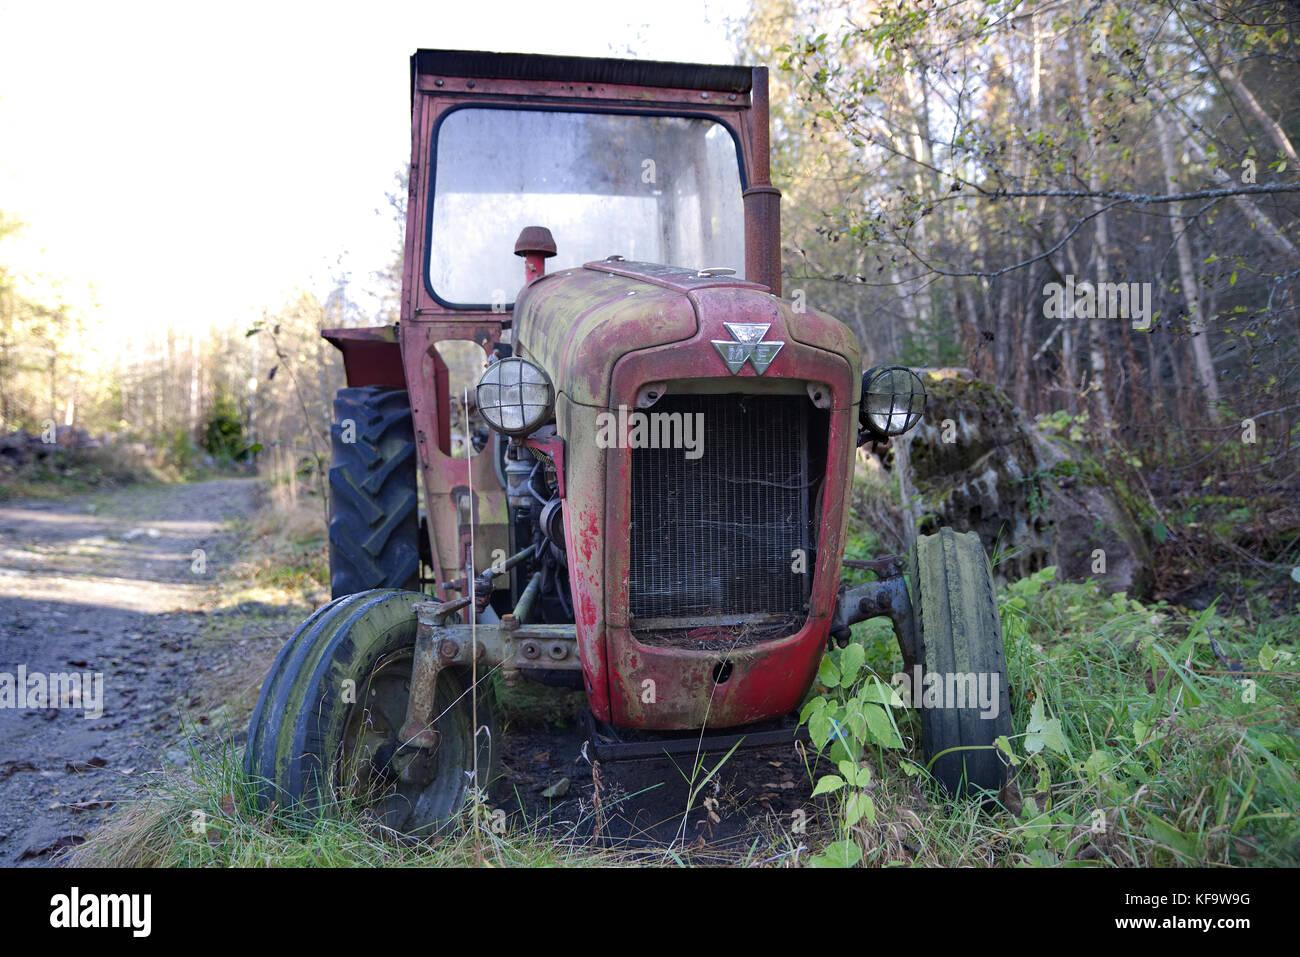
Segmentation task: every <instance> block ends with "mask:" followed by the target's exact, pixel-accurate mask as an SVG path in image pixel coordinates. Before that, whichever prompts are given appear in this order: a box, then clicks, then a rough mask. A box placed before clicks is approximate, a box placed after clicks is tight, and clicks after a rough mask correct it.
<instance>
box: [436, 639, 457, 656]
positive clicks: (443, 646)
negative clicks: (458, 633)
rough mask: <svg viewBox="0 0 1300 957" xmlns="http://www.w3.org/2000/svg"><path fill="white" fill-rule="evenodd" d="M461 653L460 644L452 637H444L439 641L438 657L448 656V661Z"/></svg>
mask: <svg viewBox="0 0 1300 957" xmlns="http://www.w3.org/2000/svg"><path fill="white" fill-rule="evenodd" d="M459 654H460V645H458V644H456V642H454V641H452V640H451V639H450V638H444V639H442V641H440V642H438V657H440V658H446V659H447V660H448V661H450V660H452V659H453V658H455V657H456V656H457V655H459Z"/></svg>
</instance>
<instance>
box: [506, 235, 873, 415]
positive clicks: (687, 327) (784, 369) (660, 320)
mask: <svg viewBox="0 0 1300 957" xmlns="http://www.w3.org/2000/svg"><path fill="white" fill-rule="evenodd" d="M727 323H745V324H765V325H769V327H770V328H769V329H768V331H767V333H766V335H765V336H764V339H765V340H768V341H771V342H793V343H800V344H802V345H803V346H808V347H812V348H813V349H817V350H821V351H823V352H828V353H833V354H834V355H836V356H838V357H840V358H842V359H843V360H844V362H845V363H846V364H847V365H848V366H849V367H850V368H852V369H858V368H860V357H859V351H858V342H857V338H856V337H855V336H854V335H853V333H852V332H851V331H850V330H849V329H848V328H847V327H846V326H844V325H843V323H841V322H839V321H838V320H837V319H834V318H832V317H831V316H828V315H826V314H824V313H820V312H817V311H815V310H812V309H804V310H802V311H800V310H799V309H798V307H797V306H796V305H795V304H793V303H790V302H786V301H784V300H781V299H778V298H777V297H776V296H774V295H772V293H771V292H770V291H769V290H768V288H767V287H766V286H762V285H759V284H758V283H753V282H747V281H745V280H743V279H738V278H736V277H734V276H723V275H711V274H709V272H708V271H707V270H701V271H698V272H697V271H695V270H691V269H684V268H681V267H677V266H660V265H655V264H653V263H638V262H623V261H612V262H611V261H605V262H593V263H587V264H586V265H585V266H583V267H582V268H580V269H568V270H564V271H561V272H556V273H551V274H549V275H546V276H543V277H541V278H539V279H537V280H535V281H534V282H532V283H530V284H529V285H528V286H526V287H525V288H524V290H523V291H522V292H521V293H520V295H519V299H518V301H517V302H516V304H515V312H514V328H515V348H516V350H517V354H518V355H521V356H523V357H525V358H527V359H530V360H531V361H533V362H535V363H537V364H538V365H540V366H541V367H542V368H544V369H545V370H546V372H547V374H548V375H550V377H551V381H552V383H553V384H554V385H555V390H556V392H557V394H560V395H564V396H566V397H567V398H568V399H569V400H570V401H572V402H575V403H577V404H579V405H587V406H602V407H609V406H611V405H612V404H617V402H612V401H611V398H612V397H611V394H610V388H611V382H612V379H613V371H614V366H615V365H616V364H617V363H618V361H619V360H620V359H621V358H623V357H624V356H625V355H627V354H628V353H631V352H635V351H640V350H646V349H654V348H657V347H661V346H666V345H670V344H672V343H682V345H683V348H688V349H692V350H694V352H695V354H696V358H697V360H698V361H696V362H693V363H691V365H692V370H691V371H692V375H693V376H699V377H719V376H729V375H732V374H734V375H738V376H755V375H760V374H763V375H766V376H767V377H770V378H782V377H785V376H788V375H790V374H791V373H792V372H795V370H796V368H797V366H796V364H795V363H794V350H793V349H791V348H788V347H785V346H782V347H781V348H780V349H778V351H777V354H776V355H775V356H774V357H773V359H772V361H771V365H770V366H767V367H765V368H764V369H763V371H762V373H760V372H758V371H757V369H756V367H755V366H754V364H753V363H752V362H750V363H746V364H745V365H744V366H743V367H742V368H741V369H740V370H739V371H738V372H736V373H732V372H731V370H730V368H729V367H728V365H727V362H726V360H725V358H724V356H723V350H720V349H719V348H718V347H715V346H713V345H712V343H713V341H715V340H718V341H724V342H725V341H727V340H731V339H734V338H735V336H734V334H732V333H730V331H729V330H728V329H727V328H726V324H727ZM701 333H705V334H706V337H705V338H704V339H701ZM795 374H796V375H798V373H797V372H795ZM619 398H621V397H619ZM854 401H857V396H856V395H855V396H854Z"/></svg>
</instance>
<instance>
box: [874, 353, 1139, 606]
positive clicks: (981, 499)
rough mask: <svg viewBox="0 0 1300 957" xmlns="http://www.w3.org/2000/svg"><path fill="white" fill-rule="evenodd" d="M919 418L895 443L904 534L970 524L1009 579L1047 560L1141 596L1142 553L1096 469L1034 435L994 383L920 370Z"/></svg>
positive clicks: (1071, 576) (1069, 575)
mask: <svg viewBox="0 0 1300 957" xmlns="http://www.w3.org/2000/svg"><path fill="white" fill-rule="evenodd" d="M922 375H923V378H924V381H925V387H926V391H927V392H928V393H929V400H928V402H927V405H926V412H925V416H924V418H923V419H922V421H921V423H920V424H919V425H918V426H917V427H916V429H914V430H913V431H912V432H911V433H909V434H908V435H907V436H906V437H904V438H903V439H902V440H901V441H896V446H895V448H896V455H897V459H898V463H899V466H900V470H901V472H900V485H901V487H902V489H903V495H904V501H905V503H906V507H905V508H904V521H905V524H906V525H907V526H908V528H907V531H908V533H909V535H910V534H918V533H919V534H931V533H933V532H935V531H937V530H938V529H939V528H940V527H942V526H945V525H947V526H950V527H952V528H954V529H956V530H957V531H973V532H976V533H977V534H978V535H979V536H980V540H981V541H983V542H984V545H985V547H986V548H988V549H989V551H990V552H991V553H992V554H993V555H994V558H995V561H996V560H997V559H998V558H999V556H1001V560H1000V561H996V564H995V574H997V575H998V576H999V577H1000V578H1001V579H1003V580H1013V579H1016V578H1021V577H1024V576H1025V575H1028V574H1031V573H1032V572H1035V571H1038V570H1039V569H1041V568H1044V567H1046V566H1048V565H1055V566H1057V567H1058V568H1059V569H1060V572H1061V575H1062V577H1064V578H1065V579H1067V580H1071V581H1089V580H1092V581H1096V582H1098V583H1099V584H1101V585H1102V586H1103V587H1104V588H1106V589H1107V590H1108V591H1120V590H1123V591H1127V592H1129V593H1130V594H1143V593H1145V591H1146V590H1147V589H1149V587H1150V583H1151V574H1150V563H1151V553H1150V547H1149V543H1147V542H1145V541H1144V538H1143V536H1142V534H1141V533H1140V531H1139V528H1140V526H1139V525H1138V523H1137V522H1136V521H1135V518H1134V516H1133V514H1132V510H1131V508H1130V507H1129V506H1128V505H1127V504H1126V503H1125V501H1124V498H1123V495H1122V494H1121V492H1120V490H1117V489H1115V488H1114V487H1113V485H1112V484H1110V483H1109V482H1108V480H1107V478H1106V476H1105V474H1104V471H1103V470H1101V469H1098V468H1096V467H1095V466H1094V465H1093V464H1091V463H1089V462H1086V461H1080V460H1079V453H1077V452H1074V451H1073V450H1071V449H1070V448H1069V447H1068V446H1066V445H1064V444H1062V443H1058V442H1055V441H1054V440H1052V439H1051V438H1049V437H1048V436H1046V435H1044V434H1043V433H1041V432H1040V431H1039V430H1038V429H1036V428H1035V427H1034V426H1033V425H1032V424H1031V423H1029V422H1028V421H1027V420H1026V418H1025V416H1024V415H1023V414H1022V413H1021V412H1020V410H1019V409H1017V408H1016V406H1015V405H1014V404H1013V403H1012V402H1011V400H1010V399H1009V398H1008V397H1007V395H1006V393H1004V392H1003V391H1002V390H1001V389H999V388H998V387H997V386H995V385H993V384H991V383H988V382H983V381H980V380H978V379H975V378H974V377H972V376H971V375H970V373H969V372H967V371H966V370H960V369H934V370H925V371H924V372H923V373H922Z"/></svg>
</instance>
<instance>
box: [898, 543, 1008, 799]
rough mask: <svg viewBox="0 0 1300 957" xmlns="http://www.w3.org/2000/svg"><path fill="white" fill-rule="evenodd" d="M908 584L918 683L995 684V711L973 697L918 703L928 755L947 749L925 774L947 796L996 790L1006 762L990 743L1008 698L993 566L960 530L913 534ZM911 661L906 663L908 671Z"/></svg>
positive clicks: (1004, 721) (1001, 725) (1004, 728)
mask: <svg viewBox="0 0 1300 957" xmlns="http://www.w3.org/2000/svg"><path fill="white" fill-rule="evenodd" d="M911 584H912V614H913V623H914V628H915V635H916V642H917V649H916V651H917V661H916V662H915V663H916V664H919V665H920V666H921V669H922V672H921V674H922V681H924V680H925V676H926V675H928V674H935V675H941V676H947V675H949V674H967V673H973V674H974V675H975V676H976V687H977V688H986V687H988V685H986V684H985V682H986V681H987V682H992V681H996V682H997V695H996V705H997V712H996V715H995V716H993V717H983V716H982V715H981V709H980V708H979V707H978V702H976V703H975V704H976V706H975V707H965V708H957V707H953V706H952V705H953V704H954V702H952V701H945V702H944V704H945V705H947V706H945V707H938V708H935V707H931V708H925V707H922V708H920V709H919V710H920V717H921V744H922V748H923V750H924V752H925V756H926V760H927V761H929V760H931V759H933V758H934V757H935V755H938V754H941V753H943V752H945V751H947V752H948V753H947V754H944V755H943V757H940V758H939V759H938V760H937V761H934V763H933V765H932V766H931V769H930V773H931V774H933V775H934V777H935V778H936V779H938V781H939V783H940V784H942V785H943V787H944V789H945V790H947V791H948V792H949V793H950V794H955V795H963V796H970V795H973V794H975V793H977V792H978V791H979V790H980V789H987V790H990V791H998V790H1000V789H1001V788H1002V785H1003V784H1005V783H1006V775H1007V766H1006V763H1005V761H1004V760H1003V759H1002V756H1001V755H1000V754H999V752H998V750H997V748H996V746H994V741H995V740H996V739H997V738H998V736H999V735H1008V736H1009V735H1010V734H1011V704H1010V700H1011V699H1010V695H1009V693H1008V690H1007V666H1006V656H1005V654H1004V652H1003V648H1002V625H1001V622H1000V620H999V618H998V604H997V597H996V595H995V593H994V590H993V570H992V567H991V566H990V565H989V559H988V554H987V553H986V552H985V551H984V546H983V545H982V544H981V543H980V539H979V536H978V535H977V534H975V533H974V532H966V533H964V534H960V535H959V534H958V533H956V532H954V531H953V530H952V529H951V528H942V529H940V530H939V533H938V534H937V535H921V536H919V537H918V538H917V541H916V548H915V549H913V551H912V556H911ZM912 664H913V663H912V662H907V665H908V669H909V672H910V669H911V665H912ZM923 687H924V686H923ZM950 748H976V749H977V750H969V751H966V750H962V751H949V750H948V749H950Z"/></svg>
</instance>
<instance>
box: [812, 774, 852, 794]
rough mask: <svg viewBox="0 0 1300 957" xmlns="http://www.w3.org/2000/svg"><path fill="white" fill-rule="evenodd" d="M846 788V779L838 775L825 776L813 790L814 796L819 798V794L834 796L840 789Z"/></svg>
mask: <svg viewBox="0 0 1300 957" xmlns="http://www.w3.org/2000/svg"><path fill="white" fill-rule="evenodd" d="M842 787H844V779H843V778H842V777H840V776H839V775H838V774H823V775H822V776H821V778H819V779H818V781H817V786H816V787H815V788H813V792H812V796H813V797H817V795H819V794H833V793H834V792H836V791H838V790H839V789H840V788H842Z"/></svg>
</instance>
